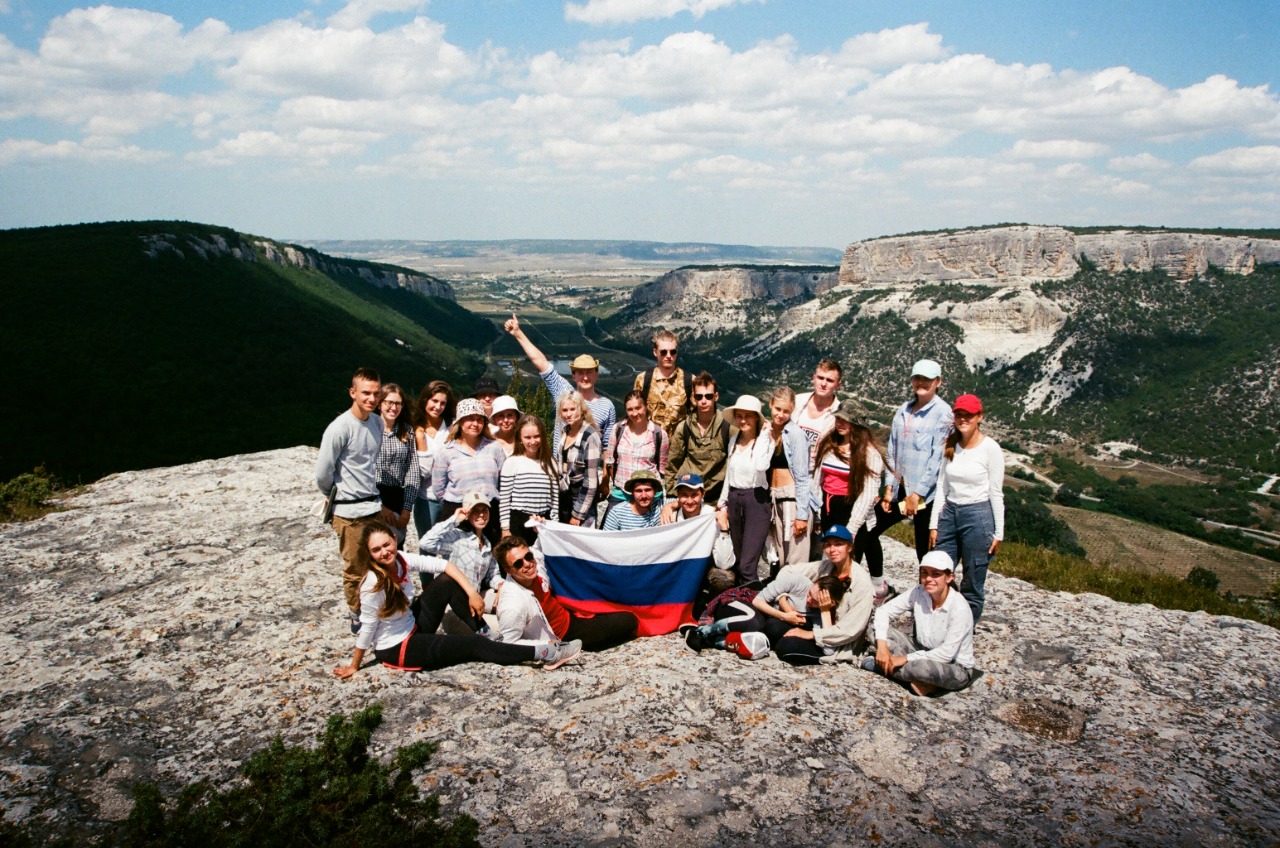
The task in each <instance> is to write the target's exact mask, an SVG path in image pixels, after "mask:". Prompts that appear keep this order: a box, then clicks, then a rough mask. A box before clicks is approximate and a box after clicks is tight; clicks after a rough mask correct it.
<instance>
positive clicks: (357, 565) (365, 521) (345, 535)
mask: <svg viewBox="0 0 1280 848" xmlns="http://www.w3.org/2000/svg"><path fill="white" fill-rule="evenodd" d="M381 517H382V513H381V512H375V513H373V514H372V515H362V516H360V517H359V518H342V517H341V516H337V515H335V516H334V517H333V522H332V525H333V532H335V533H337V534H338V551H339V552H340V553H341V554H342V595H343V597H344V598H346V601H347V606H348V607H350V608H351V611H352V612H359V611H360V581H361V580H363V579H364V574H365V571H366V566H365V563H364V557H363V556H361V552H360V537H361V535H363V533H364V528H365V527H366V526H367V525H369V524H372V523H373V522H375V521H379V520H381Z"/></svg>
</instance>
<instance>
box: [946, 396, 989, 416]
mask: <svg viewBox="0 0 1280 848" xmlns="http://www.w3.org/2000/svg"><path fill="white" fill-rule="evenodd" d="M951 408H952V409H954V410H956V411H957V412H967V413H969V414H970V415H978V414H979V413H981V412H982V401H980V400H978V396H977V395H960V397H958V398H956V399H955V402H954V403H952V404H951Z"/></svg>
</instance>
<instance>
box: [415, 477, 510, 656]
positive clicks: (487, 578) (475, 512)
mask: <svg viewBox="0 0 1280 848" xmlns="http://www.w3.org/2000/svg"><path fill="white" fill-rule="evenodd" d="M491 521H493V515H492V514H490V512H489V505H488V504H487V503H485V500H484V494H483V493H481V492H478V491H477V492H468V493H467V494H466V495H465V496H464V497H463V499H462V506H460V507H458V510H457V511H456V512H455V513H454V514H453V515H452V516H451V517H449V518H447V519H445V520H444V521H441V522H440V523H439V524H437V525H436V526H435V527H432V528H431V529H430V530H428V531H427V535H426V536H425V537H423V538H422V539H421V540H420V541H419V542H418V549H419V550H420V551H422V552H423V553H428V554H435V555H436V556H440V557H444V558H445V559H447V560H448V561H449V563H450V564H451V565H453V566H454V567H455V568H457V570H458V571H459V572H460V573H461V574H463V575H464V576H465V577H466V578H467V582H468V583H469V584H470V585H471V586H474V587H476V589H477V590H478V591H480V592H483V591H485V589H486V587H487V588H490V589H493V590H495V591H496V590H497V588H498V587H499V586H500V585H502V577H501V576H500V575H499V573H498V563H497V562H495V561H494V559H493V547H492V546H491V545H490V544H489V539H488V536H487V534H486V533H485V530H486V529H487V528H488V526H489V523H490V522H491ZM437 584H438V585H437ZM459 585H461V584H456V581H453V580H450V579H449V576H448V575H445V576H444V577H440V578H437V579H433V580H430V581H427V580H424V581H423V588H422V591H423V594H425V595H427V596H428V597H429V598H431V600H432V602H433V603H435V602H437V601H438V599H441V598H443V599H445V600H450V601H452V600H455V599H456V598H457V597H458V586H459ZM463 588H465V587H463ZM454 611H455V612H456V611H457V605H456V604H455V606H454ZM483 613H484V606H483V604H482V605H481V609H480V612H478V613H474V614H473V615H459V618H461V619H462V620H463V622H464V623H465V624H466V625H467V626H468V627H470V628H471V629H472V630H473V631H479V630H481V629H482V627H483V625H484V621H483V620H482V619H481V618H480V616H481V615H482V614H483Z"/></svg>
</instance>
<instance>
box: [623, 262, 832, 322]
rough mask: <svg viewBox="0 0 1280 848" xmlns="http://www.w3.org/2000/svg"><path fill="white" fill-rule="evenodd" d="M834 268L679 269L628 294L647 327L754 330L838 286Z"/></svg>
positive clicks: (635, 311) (632, 310)
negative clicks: (771, 317)
mask: <svg viewBox="0 0 1280 848" xmlns="http://www.w3.org/2000/svg"><path fill="white" fill-rule="evenodd" d="M836 278H837V275H836V273H835V271H834V269H832V268H825V267H804V268H772V267H771V268H761V267H753V266H744V267H725V268H677V269H676V270H674V271H670V272H668V273H666V274H663V275H662V276H661V277H659V278H658V279H656V280H654V281H653V282H651V283H646V284H645V285H643V286H640V287H639V288H637V289H635V290H634V291H633V292H632V294H631V305H630V307H629V311H631V312H634V313H637V314H642V315H643V316H644V318H643V320H644V323H645V324H648V325H654V326H662V327H667V328H669V329H672V330H676V331H691V332H693V333H694V334H705V333H715V332H718V331H719V330H720V329H722V328H734V329H745V328H749V327H752V328H753V327H754V325H755V324H757V323H758V322H760V320H761V319H762V318H765V317H766V316H769V315H770V314H771V313H772V312H774V311H777V310H780V309H785V308H786V307H788V306H792V305H796V304H799V303H804V302H805V301H809V300H812V299H813V298H814V297H816V296H818V295H819V294H821V293H822V292H825V291H828V290H829V289H831V288H832V287H834V286H835V285H836V282H837V279H836Z"/></svg>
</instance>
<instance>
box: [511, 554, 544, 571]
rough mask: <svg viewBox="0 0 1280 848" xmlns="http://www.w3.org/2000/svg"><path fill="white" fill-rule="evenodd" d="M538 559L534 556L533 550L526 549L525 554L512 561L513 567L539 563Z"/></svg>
mask: <svg viewBox="0 0 1280 848" xmlns="http://www.w3.org/2000/svg"><path fill="white" fill-rule="evenodd" d="M537 564H538V561H537V560H536V559H534V557H533V551H525V552H524V556H522V557H520V558H519V559H517V560H515V561H513V562H512V563H511V567H512V568H524V567H525V566H526V565H537Z"/></svg>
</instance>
